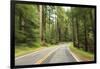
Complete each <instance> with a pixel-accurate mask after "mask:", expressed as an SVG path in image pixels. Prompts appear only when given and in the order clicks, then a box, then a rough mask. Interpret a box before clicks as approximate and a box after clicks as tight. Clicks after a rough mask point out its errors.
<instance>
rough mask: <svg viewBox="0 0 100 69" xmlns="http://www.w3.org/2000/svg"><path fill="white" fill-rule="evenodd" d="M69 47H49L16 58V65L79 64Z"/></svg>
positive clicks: (62, 45) (64, 45)
mask: <svg viewBox="0 0 100 69" xmlns="http://www.w3.org/2000/svg"><path fill="white" fill-rule="evenodd" d="M67 47H68V44H66V43H64V44H59V45H56V46H54V47H48V48H45V49H42V50H40V51H38V52H35V53H34V52H33V53H31V54H28V55H25V56H21V57H18V58H15V65H16V66H19V65H35V64H50V63H69V62H77V61H76V59H75V58H74V57H73V56H72V54H71V53H70V51H69V50H68V48H67Z"/></svg>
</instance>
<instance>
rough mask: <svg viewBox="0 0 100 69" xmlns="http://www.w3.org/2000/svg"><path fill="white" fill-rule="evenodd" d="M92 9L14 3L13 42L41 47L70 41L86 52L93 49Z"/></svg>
mask: <svg viewBox="0 0 100 69" xmlns="http://www.w3.org/2000/svg"><path fill="white" fill-rule="evenodd" d="M94 39H95V9H94V8H86V7H67V6H52V5H32V4H31V5H29V4H16V6H15V46H16V48H18V47H23V48H24V47H25V46H27V47H42V46H46V47H48V46H49V45H54V44H58V43H60V42H73V45H74V47H76V48H78V49H82V50H84V51H86V52H91V53H94V50H95V44H94V41H95V40H94Z"/></svg>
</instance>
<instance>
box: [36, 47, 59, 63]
mask: <svg viewBox="0 0 100 69" xmlns="http://www.w3.org/2000/svg"><path fill="white" fill-rule="evenodd" d="M57 49H58V47H57V48H56V49H54V50H53V51H50V52H49V53H48V54H47V55H45V56H44V57H43V58H41V59H40V60H38V61H37V62H36V63H35V64H41V63H43V61H44V60H46V59H47V58H48V57H49V56H50V55H51V54H52V53H53V52H55V51H56V50H57Z"/></svg>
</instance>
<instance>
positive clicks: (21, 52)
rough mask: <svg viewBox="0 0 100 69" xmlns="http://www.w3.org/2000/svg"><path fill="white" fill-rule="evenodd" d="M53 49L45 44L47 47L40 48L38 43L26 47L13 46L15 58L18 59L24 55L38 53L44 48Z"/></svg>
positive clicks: (23, 45) (24, 45) (22, 45)
mask: <svg viewBox="0 0 100 69" xmlns="http://www.w3.org/2000/svg"><path fill="white" fill-rule="evenodd" d="M48 47H55V45H51V44H47V46H41V45H40V44H39V43H38V42H37V43H35V44H34V45H33V46H28V45H26V44H21V45H19V46H15V57H19V56H22V55H25V54H29V53H31V52H35V51H39V50H41V49H44V48H48Z"/></svg>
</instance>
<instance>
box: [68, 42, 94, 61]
mask: <svg viewBox="0 0 100 69" xmlns="http://www.w3.org/2000/svg"><path fill="white" fill-rule="evenodd" d="M69 49H70V50H71V51H72V52H73V53H74V54H75V55H76V56H77V57H78V58H79V59H80V60H81V61H93V60H94V54H92V53H89V52H85V51H83V50H82V49H78V48H76V47H74V46H73V44H72V43H71V44H70V46H69Z"/></svg>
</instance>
